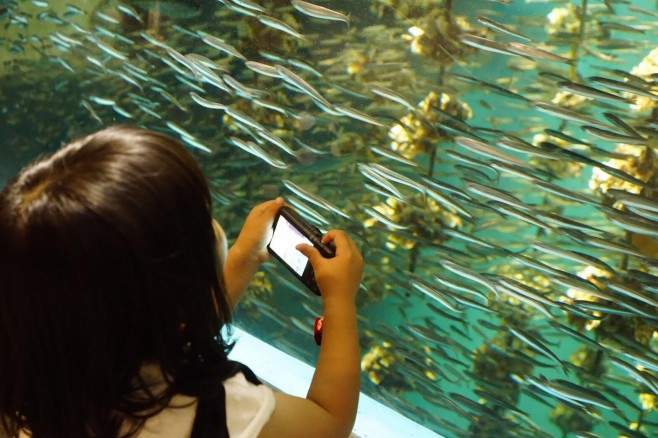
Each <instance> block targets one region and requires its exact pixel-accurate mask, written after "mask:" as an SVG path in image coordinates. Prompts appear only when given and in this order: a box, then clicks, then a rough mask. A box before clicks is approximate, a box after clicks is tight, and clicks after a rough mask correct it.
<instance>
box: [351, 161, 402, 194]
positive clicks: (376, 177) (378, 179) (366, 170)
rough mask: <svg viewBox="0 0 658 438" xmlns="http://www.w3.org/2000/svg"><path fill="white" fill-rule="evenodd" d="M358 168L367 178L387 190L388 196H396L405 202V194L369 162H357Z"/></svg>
mask: <svg viewBox="0 0 658 438" xmlns="http://www.w3.org/2000/svg"><path fill="white" fill-rule="evenodd" d="M357 168H358V169H359V172H361V174H363V176H365V177H366V178H368V179H369V180H371V181H372V182H374V183H375V184H377V185H378V186H380V187H381V188H383V189H384V190H385V192H384V193H385V194H386V195H385V196H386V197H395V198H396V199H398V200H400V201H402V202H404V195H403V194H402V192H400V190H398V188H397V187H395V186H394V185H393V184H392V183H391V182H390V181H388V180H387V179H386V178H384V177H383V176H382V175H380V174H379V173H377V172H375V171H374V170H373V169H372V168H371V167H370V166H369V165H368V164H365V163H357Z"/></svg>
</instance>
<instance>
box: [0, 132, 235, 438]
mask: <svg viewBox="0 0 658 438" xmlns="http://www.w3.org/2000/svg"><path fill="white" fill-rule="evenodd" d="M216 244H217V242H216V238H215V235H214V232H213V228H212V210H211V198H210V194H209V189H208V184H207V181H206V179H205V177H204V174H203V172H202V170H201V168H200V167H199V165H198V163H197V162H196V160H195V158H194V157H193V156H192V155H191V154H190V153H189V152H188V151H187V150H186V149H185V148H184V147H183V146H181V145H180V144H179V143H178V142H176V141H175V140H173V139H171V138H170V137H168V136H166V135H164V134H159V133H156V132H151V131H146V130H142V129H138V128H132V127H126V126H119V127H112V128H109V129H105V130H102V131H99V132H96V133H94V134H91V135H89V136H87V137H85V138H83V139H81V140H77V141H74V142H72V143H71V144H69V145H67V146H66V147H64V148H62V149H61V150H59V151H57V152H55V153H54V154H53V155H51V156H47V157H45V158H41V159H40V160H38V161H37V162H36V163H34V164H32V165H30V166H28V167H27V168H25V169H24V170H22V171H21V172H20V173H19V174H18V175H17V176H16V177H15V178H14V179H13V180H11V181H10V182H9V183H8V185H7V186H6V187H5V189H4V190H3V191H2V193H0V354H1V358H0V417H2V418H3V421H2V427H0V431H2V429H3V427H4V429H5V431H6V432H8V433H10V434H16V433H17V431H18V430H19V429H21V428H26V429H28V430H29V431H30V432H31V433H32V436H33V437H35V438H40V437H66V438H70V437H101V436H103V437H108V436H117V435H118V434H119V429H120V427H121V425H122V423H124V427H125V422H127V423H128V424H129V425H130V432H129V433H128V434H126V436H127V435H131V434H133V433H135V432H136V431H138V430H139V429H140V428H141V427H142V426H143V423H144V421H146V419H147V418H149V417H150V416H153V415H155V414H157V413H158V412H160V411H161V410H162V409H164V408H165V407H166V406H167V404H168V403H169V402H170V400H171V397H172V396H173V395H174V394H177V393H179V394H185V395H190V396H196V397H203V396H204V391H209V390H210V389H209V388H211V386H209V385H208V382H210V381H221V379H222V376H224V375H226V373H227V372H228V371H227V370H226V369H225V368H226V366H224V364H226V363H227V359H226V354H227V352H228V350H229V346H228V345H227V344H226V343H225V341H224V340H223V339H222V336H221V334H220V329H221V327H222V326H223V325H224V324H225V323H227V322H229V321H230V307H229V304H228V299H227V295H226V290H225V285H224V280H223V276H222V273H221V267H220V263H219V261H218V254H217V249H216V248H217V247H216ZM145 364H155V365H156V366H157V365H159V370H160V371H161V374H162V376H163V377H164V378H165V380H166V386H165V389H164V390H163V389H162V388H161V389H160V390H156V389H154V388H153V382H149V381H147V380H145V379H144V378H143V376H142V375H141V374H140V370H141V369H142V367H143V366H144V365H145ZM223 367H224V368H223ZM218 379H219V380H218Z"/></svg>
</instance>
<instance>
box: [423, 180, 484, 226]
mask: <svg viewBox="0 0 658 438" xmlns="http://www.w3.org/2000/svg"><path fill="white" fill-rule="evenodd" d="M425 193H427V196H429V197H430V198H432V199H434V200H435V201H436V202H438V203H439V204H441V205H443V206H444V207H447V208H448V209H452V210H454V211H456V212H457V213H459V214H460V215H462V216H463V217H465V218H466V219H468V220H470V221H472V220H473V219H474V218H473V215H472V214H471V213H469V212H468V211H467V210H466V209H464V207H462V206H461V205H460V204H459V203H458V202H457V201H455V200H453V199H451V198H450V196H447V195H445V194H443V193H441V192H440V191H439V190H438V189H436V188H434V187H425Z"/></svg>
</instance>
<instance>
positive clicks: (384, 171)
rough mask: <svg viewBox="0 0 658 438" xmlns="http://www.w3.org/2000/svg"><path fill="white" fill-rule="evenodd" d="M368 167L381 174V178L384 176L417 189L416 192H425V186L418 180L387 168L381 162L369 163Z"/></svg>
mask: <svg viewBox="0 0 658 438" xmlns="http://www.w3.org/2000/svg"><path fill="white" fill-rule="evenodd" d="M370 169H372V170H373V171H374V172H376V173H378V174H379V175H381V176H382V177H383V178H386V179H387V180H390V181H394V182H397V183H400V184H404V185H405V186H407V187H409V188H412V189H414V190H418V192H420V193H421V194H424V193H425V187H424V186H423V185H422V184H421V183H419V182H418V181H414V180H413V179H411V178H409V177H407V176H404V175H402V174H401V173H398V172H395V171H394V170H391V169H388V168H386V167H384V166H382V165H381V164H376V163H371V164H370Z"/></svg>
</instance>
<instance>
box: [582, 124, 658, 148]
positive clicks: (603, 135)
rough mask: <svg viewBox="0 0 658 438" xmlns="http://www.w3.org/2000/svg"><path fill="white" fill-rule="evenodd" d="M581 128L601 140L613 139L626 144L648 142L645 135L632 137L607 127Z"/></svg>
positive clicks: (585, 126) (586, 126)
mask: <svg viewBox="0 0 658 438" xmlns="http://www.w3.org/2000/svg"><path fill="white" fill-rule="evenodd" d="M580 129H582V130H583V131H585V132H587V133H588V134H589V135H591V136H593V137H596V138H599V139H601V140H606V141H611V142H614V143H626V144H646V143H647V142H648V140H647V139H646V138H643V137H631V136H628V135H624V134H618V133H616V132H613V131H608V130H607V129H601V128H597V127H596V126H588V125H584V126H581V127H580Z"/></svg>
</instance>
